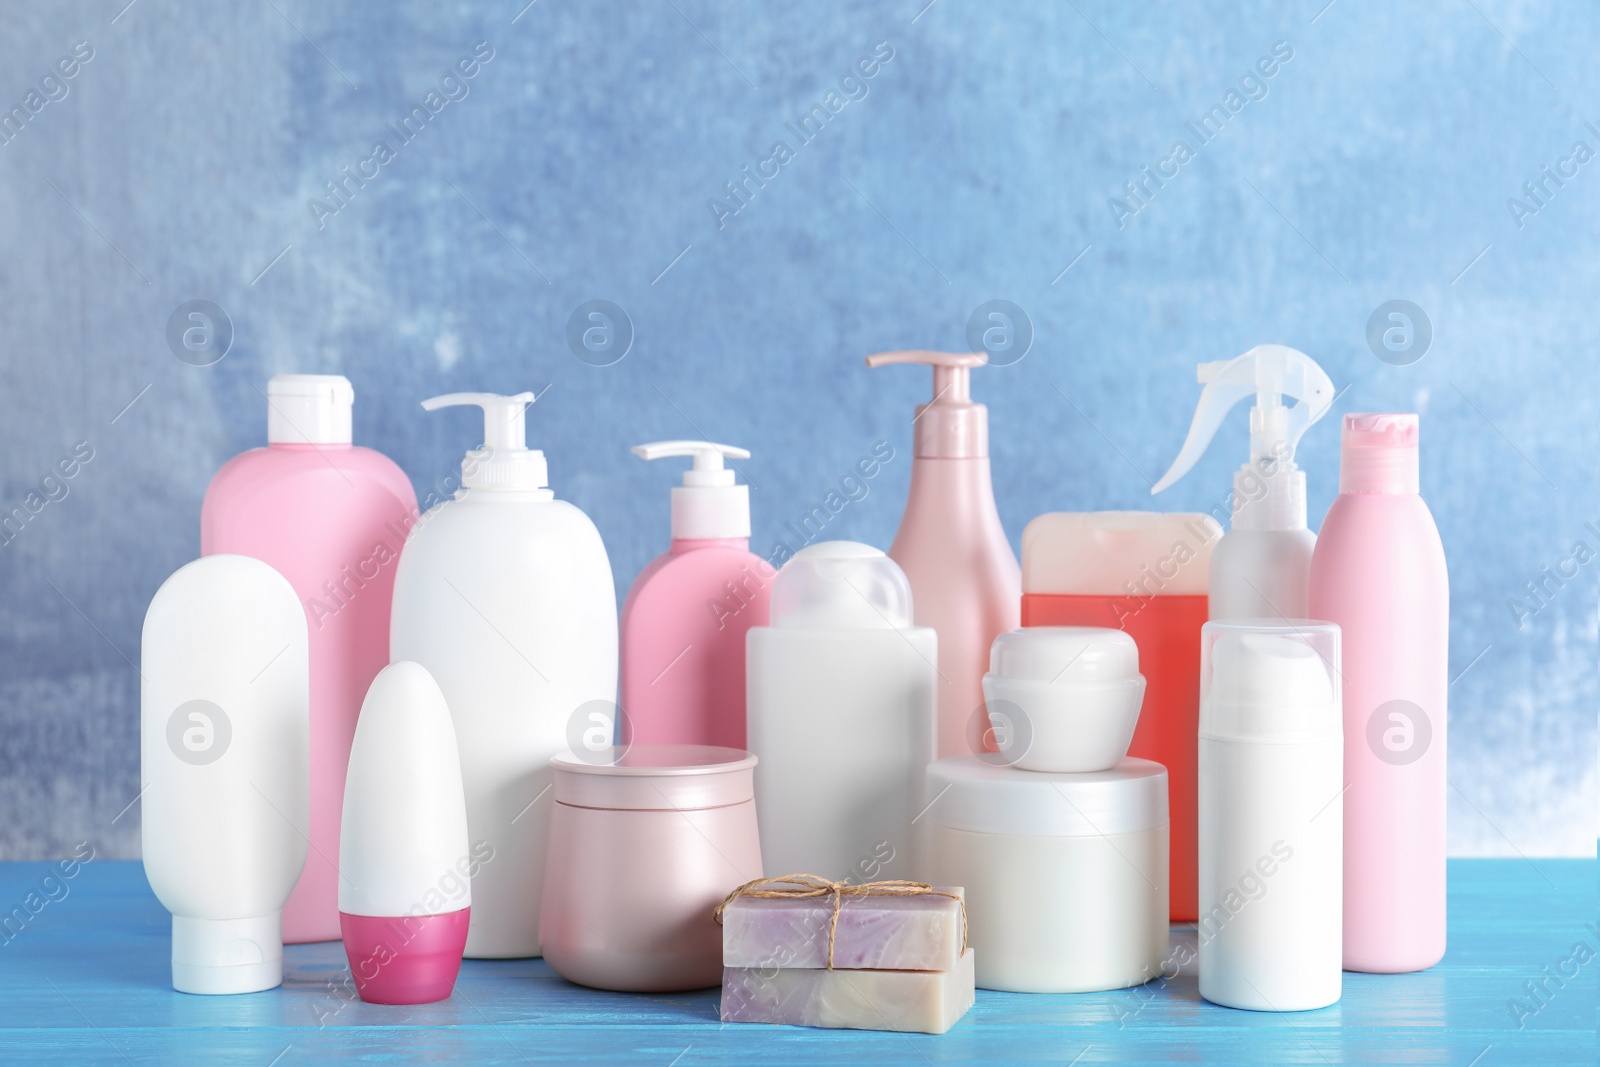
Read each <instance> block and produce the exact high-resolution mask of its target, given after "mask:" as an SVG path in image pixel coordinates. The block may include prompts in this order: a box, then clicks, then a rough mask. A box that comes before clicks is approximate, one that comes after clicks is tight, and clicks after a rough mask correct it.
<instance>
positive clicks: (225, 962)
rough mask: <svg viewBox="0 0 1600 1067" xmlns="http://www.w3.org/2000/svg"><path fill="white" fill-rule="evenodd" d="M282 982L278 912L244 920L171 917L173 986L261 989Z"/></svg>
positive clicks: (196, 990) (214, 991) (206, 989)
mask: <svg viewBox="0 0 1600 1067" xmlns="http://www.w3.org/2000/svg"><path fill="white" fill-rule="evenodd" d="M282 984H283V926H282V923H281V921H280V913H278V912H274V913H272V914H271V915H258V916H255V917H254V918H248V919H196V918H193V917H191V916H187V915H174V916H173V917H172V988H173V989H176V990H177V991H178V992H180V993H204V994H231V993H259V992H261V991H262V990H264V989H274V988H276V987H278V986H280V985H282Z"/></svg>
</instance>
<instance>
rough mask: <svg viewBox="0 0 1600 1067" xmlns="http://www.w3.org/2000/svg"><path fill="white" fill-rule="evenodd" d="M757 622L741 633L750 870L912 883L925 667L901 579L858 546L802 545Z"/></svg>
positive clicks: (928, 739)
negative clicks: (752, 810) (753, 824)
mask: <svg viewBox="0 0 1600 1067" xmlns="http://www.w3.org/2000/svg"><path fill="white" fill-rule="evenodd" d="M771 619H772V624H771V625H770V626H757V627H754V628H752V629H751V631H750V633H749V634H748V635H747V637H746V642H747V643H746V651H747V655H748V662H747V664H746V672H747V677H748V687H749V693H748V697H749V699H748V716H749V731H750V751H752V752H754V753H756V755H757V756H758V757H759V758H760V760H761V762H760V764H758V765H757V767H756V774H755V788H756V810H757V811H758V812H759V813H760V829H761V860H762V867H763V868H764V869H765V870H766V871H767V872H768V873H769V874H771V875H773V876H779V875H784V874H798V873H806V874H816V875H820V876H822V877H824V878H828V879H831V880H834V881H851V882H871V881H877V880H881V879H885V878H913V879H914V878H916V877H918V870H917V856H916V847H915V843H914V840H913V835H914V827H913V823H914V821H915V820H916V817H917V815H918V813H919V812H920V810H921V808H922V805H923V800H922V794H923V782H924V775H925V773H926V770H927V766H928V764H929V763H930V762H931V761H932V760H933V758H934V732H935V724H936V721H937V711H936V693H937V668H936V666H935V664H937V663H938V660H939V657H938V637H937V635H936V634H935V633H934V631H933V629H932V628H931V627H927V626H913V625H912V623H911V620H912V604H911V585H910V583H909V582H908V581H907V580H906V576H905V573H904V572H903V571H902V570H901V569H900V568H899V566H897V565H896V564H895V562H894V561H893V560H891V559H890V558H889V557H888V556H886V555H884V554H883V553H882V552H880V551H878V550H877V549H875V548H873V547H871V546H870V545H863V544H857V543H856V542H853V541H826V542H823V543H821V544H816V545H811V546H809V547H807V548H803V549H801V550H800V551H799V552H797V553H795V555H794V557H793V558H792V559H790V560H789V561H788V562H787V563H785V564H784V565H783V568H782V569H781V570H780V571H779V572H778V576H777V577H776V578H775V579H774V580H773V585H772V615H771Z"/></svg>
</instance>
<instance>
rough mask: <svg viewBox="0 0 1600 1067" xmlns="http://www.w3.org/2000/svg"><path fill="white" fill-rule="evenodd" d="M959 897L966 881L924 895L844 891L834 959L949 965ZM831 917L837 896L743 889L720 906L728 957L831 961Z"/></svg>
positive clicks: (739, 961) (875, 964)
mask: <svg viewBox="0 0 1600 1067" xmlns="http://www.w3.org/2000/svg"><path fill="white" fill-rule="evenodd" d="M942 893H953V894H955V898H952V897H948V896H941V895H939V894H942ZM961 898H963V891H962V890H961V889H960V888H954V889H946V888H943V887H940V888H939V889H938V892H937V893H925V894H922V895H920V896H888V895H872V896H860V897H845V898H844V902H843V903H842V904H841V906H840V908H839V927H838V930H837V931H836V932H835V934H834V942H833V965H834V967H835V968H838V969H843V970H897V971H948V970H950V969H951V968H953V967H955V965H956V963H957V961H958V960H959V959H960V956H961V906H962V901H961ZM832 920H833V898H832V897H831V896H819V897H802V898H796V897H748V896H746V897H738V898H737V899H735V900H734V901H733V902H732V903H731V904H729V905H728V906H727V908H726V909H725V910H724V911H723V913H722V965H723V966H724V967H757V968H765V969H767V970H771V969H772V968H775V967H781V968H790V967H798V968H818V967H821V968H825V967H827V966H828V924H829V923H830V922H831V921H832Z"/></svg>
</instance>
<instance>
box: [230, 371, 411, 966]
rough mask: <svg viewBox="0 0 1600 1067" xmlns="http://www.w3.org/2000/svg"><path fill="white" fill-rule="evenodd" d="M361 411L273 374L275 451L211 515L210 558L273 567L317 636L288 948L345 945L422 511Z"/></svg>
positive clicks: (321, 384)
mask: <svg viewBox="0 0 1600 1067" xmlns="http://www.w3.org/2000/svg"><path fill="white" fill-rule="evenodd" d="M354 400H355V392H354V390H352V389H351V388H350V382H349V381H348V380H346V379H345V378H344V377H343V376H341V375H337V374H280V375H277V376H275V377H274V378H273V379H272V381H271V382H270V383H269V384H268V386H267V447H266V448H255V449H251V450H250V451H248V452H244V453H242V454H240V455H238V456H235V457H234V458H233V459H231V460H229V461H228V462H227V463H226V464H225V465H224V466H223V468H222V469H221V470H220V471H218V472H217V474H216V477H214V478H212V479H211V485H210V487H209V488H208V489H207V490H206V495H205V503H204V504H203V505H202V507H201V511H200V554H201V555H203V556H210V555H215V554H217V553H223V552H230V553H236V554H238V555H241V556H253V557H255V558H256V559H259V560H261V561H263V562H264V563H267V564H269V565H271V566H272V567H273V568H274V569H275V570H277V571H278V573H279V574H282V575H283V576H284V577H285V578H287V579H288V580H289V584H290V585H291V586H293V587H294V591H295V593H296V594H297V595H298V596H299V598H300V603H301V605H302V606H303V607H304V608H305V612H306V626H307V629H308V630H309V632H310V638H311V641H310V669H311V823H310V825H311V838H310V843H311V847H310V850H309V851H308V852H307V854H306V865H305V869H304V871H302V872H301V875H300V880H299V881H298V882H296V883H295V887H294V891H293V892H292V893H291V894H290V895H289V902H288V903H287V904H286V905H284V909H283V940H284V942H285V943H286V944H296V943H300V942H306V941H336V940H338V939H339V871H338V866H337V864H338V857H339V821H340V813H341V809H342V808H343V804H344V779H345V770H346V767H347V765H348V763H349V760H350V743H351V739H352V738H353V737H354V736H355V730H356V716H357V715H358V713H359V712H360V710H361V702H362V700H363V699H364V698H365V696H366V693H367V687H368V686H369V685H370V684H371V683H372V679H373V678H374V677H376V675H377V673H378V672H379V671H380V670H382V669H383V667H384V666H385V665H386V664H387V663H388V662H389V602H390V597H391V594H392V593H393V591H394V573H395V564H396V563H397V562H398V560H399V558H400V547H401V546H402V545H403V544H404V543H405V540H406V531H407V530H408V529H409V528H410V526H411V524H412V523H414V522H415V521H416V514H417V497H416V493H415V492H414V491H413V490H412V488H411V482H410V481H409V480H408V479H407V478H406V476H405V474H404V472H402V471H401V470H400V468H399V467H397V466H396V465H395V464H394V462H393V461H392V460H390V459H389V458H388V457H386V456H384V455H382V454H380V453H378V452H374V451H372V450H371V449H368V448H357V447H355V446H354V445H352V444H351V443H350V441H351V435H350V408H351V405H352V403H353V402H354ZM261 667H262V669H263V670H265V669H266V667H267V664H265V663H263V664H262V665H261Z"/></svg>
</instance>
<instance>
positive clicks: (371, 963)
mask: <svg viewBox="0 0 1600 1067" xmlns="http://www.w3.org/2000/svg"><path fill="white" fill-rule="evenodd" d="M471 911H472V909H471V908H462V909H461V910H460V911H452V912H446V913H445V914H443V915H400V916H394V917H382V916H374V915H349V914H347V913H345V912H342V911H341V912H340V913H339V930H340V932H341V933H342V934H343V935H344V952H345V956H346V957H347V958H348V959H349V960H350V973H351V974H352V975H353V976H354V977H355V980H356V992H357V993H359V994H360V995H361V999H362V1000H365V1001H368V1002H369V1003H372V1004H431V1003H433V1002H434V1001H436V1000H444V999H445V998H446V997H448V996H449V995H450V992H451V990H453V989H454V988H455V986H456V975H457V974H458V973H459V972H460V971H461V953H462V952H463V951H464V950H465V949H466V947H467V920H468V916H469V915H470V913H471Z"/></svg>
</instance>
